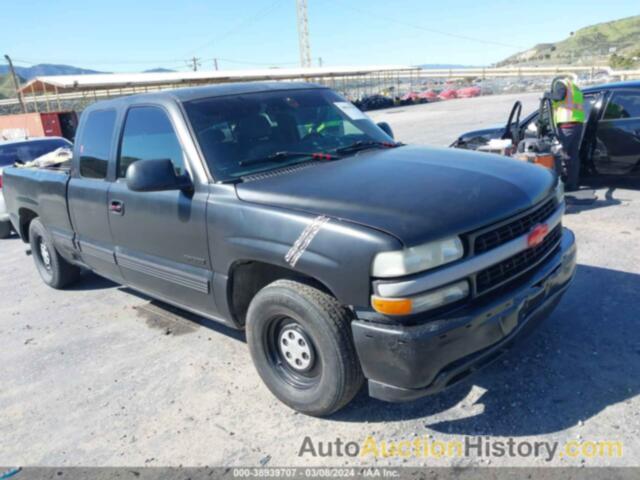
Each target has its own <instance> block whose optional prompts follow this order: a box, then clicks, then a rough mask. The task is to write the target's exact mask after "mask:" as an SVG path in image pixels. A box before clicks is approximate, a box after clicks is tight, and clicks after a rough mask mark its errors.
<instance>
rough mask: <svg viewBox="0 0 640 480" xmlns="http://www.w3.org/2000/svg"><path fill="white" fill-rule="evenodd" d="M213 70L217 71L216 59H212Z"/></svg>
mask: <svg viewBox="0 0 640 480" xmlns="http://www.w3.org/2000/svg"><path fill="white" fill-rule="evenodd" d="M213 68H214V69H215V71H216V72H217V71H218V59H217V58H214V59H213Z"/></svg>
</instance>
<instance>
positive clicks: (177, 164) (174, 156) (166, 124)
mask: <svg viewBox="0 0 640 480" xmlns="http://www.w3.org/2000/svg"><path fill="white" fill-rule="evenodd" d="M161 159H169V160H171V162H172V163H173V166H174V168H175V169H176V174H178V175H182V174H184V173H185V168H184V157H183V154H182V147H181V146H180V142H178V137H177V136H176V134H175V132H174V130H173V126H172V125H171V122H170V121H169V118H168V117H167V114H166V113H165V112H164V110H162V109H160V108H157V107H134V108H132V109H131V110H129V112H128V113H127V119H126V120H125V124H124V132H123V134H122V143H121V145H120V156H119V158H118V177H124V176H125V175H126V174H127V168H129V165H131V164H132V163H134V162H137V161H138V160H161Z"/></svg>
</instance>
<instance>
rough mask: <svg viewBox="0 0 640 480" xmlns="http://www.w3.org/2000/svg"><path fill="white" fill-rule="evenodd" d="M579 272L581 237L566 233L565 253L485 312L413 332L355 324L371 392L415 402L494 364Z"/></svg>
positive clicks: (479, 309) (469, 311)
mask: <svg viewBox="0 0 640 480" xmlns="http://www.w3.org/2000/svg"><path fill="white" fill-rule="evenodd" d="M575 269H576V246H575V237H574V235H573V233H572V232H571V230H568V229H566V228H565V229H563V234H562V240H561V243H560V249H559V250H558V251H557V252H556V253H555V254H554V255H552V256H551V257H549V258H548V259H547V260H546V261H545V262H544V263H543V264H542V265H540V266H539V267H537V270H536V271H535V273H533V274H532V275H531V276H530V278H529V280H528V281H527V282H526V283H525V284H524V285H523V284H521V285H520V286H518V287H516V288H514V289H513V290H510V291H508V292H507V293H504V294H502V295H501V296H499V297H498V298H495V299H493V300H491V301H490V302H486V303H484V304H483V305H481V306H473V307H468V308H465V309H463V310H462V311H457V312H455V313H454V314H452V316H448V317H440V318H435V319H433V320H432V321H429V322H426V323H423V324H420V325H412V326H408V325H406V326H405V325H386V324H380V323H373V322H370V321H364V320H356V321H354V322H353V323H352V329H353V337H354V341H355V345H356V350H357V352H358V356H359V358H360V363H361V365H362V369H363V371H364V374H365V377H367V379H368V382H369V394H370V395H371V396H372V397H374V398H378V399H381V400H387V401H407V400H413V399H416V398H420V397H422V396H425V395H430V394H433V393H437V392H439V391H441V390H444V389H445V388H447V387H449V386H451V385H453V384H455V383H457V382H459V381H460V380H462V379H463V378H465V377H466V376H468V375H469V374H471V373H472V372H474V371H476V370H478V369H479V368H481V367H483V366H485V365H487V364H489V363H490V362H491V361H493V360H495V359H496V358H497V357H498V356H499V355H500V354H502V353H504V352H505V351H507V350H508V349H509V347H511V345H512V344H513V343H514V341H515V340H516V339H518V338H521V337H524V336H525V335H526V333H528V332H530V331H531V330H533V328H535V327H536V326H537V325H538V324H540V323H541V322H542V320H544V319H545V318H546V317H547V316H548V315H549V314H550V313H551V312H552V311H553V309H554V308H555V306H556V305H557V304H558V302H559V301H560V298H561V297H562V295H563V294H564V292H565V291H566V289H567V288H568V286H569V284H570V282H571V280H572V279H573V276H574V273H575Z"/></svg>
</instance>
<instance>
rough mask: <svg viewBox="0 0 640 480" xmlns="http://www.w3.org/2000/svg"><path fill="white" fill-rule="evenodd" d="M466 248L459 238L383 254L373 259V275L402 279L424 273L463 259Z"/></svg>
mask: <svg viewBox="0 0 640 480" xmlns="http://www.w3.org/2000/svg"><path fill="white" fill-rule="evenodd" d="M463 255H464V247H463V246H462V241H461V240H460V239H459V238H458V237H452V238H447V239H445V240H438V241H436V242H430V243H425V244H424V245H418V246H417V247H411V248H407V249H404V250H399V251H396V252H381V253H379V254H377V255H376V256H375V258H374V259H373V267H372V275H373V276H374V277H378V278H384V277H401V276H403V275H411V274H412V273H416V272H422V271H423V270H428V269H430V268H434V267H438V266H440V265H444V264H445V263H449V262H453V261H455V260H458V259H459V258H462V256H463Z"/></svg>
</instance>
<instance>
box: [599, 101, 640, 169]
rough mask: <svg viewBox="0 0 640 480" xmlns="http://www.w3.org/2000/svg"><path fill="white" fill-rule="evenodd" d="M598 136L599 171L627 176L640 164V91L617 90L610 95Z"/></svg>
mask: <svg viewBox="0 0 640 480" xmlns="http://www.w3.org/2000/svg"><path fill="white" fill-rule="evenodd" d="M596 137H597V144H596V150H595V153H594V156H593V161H594V165H595V168H596V170H597V171H598V173H603V174H613V175H624V174H628V173H630V172H631V170H633V169H634V168H635V167H636V166H637V165H638V164H639V163H640V90H633V89H629V90H616V91H614V92H613V93H612V94H611V95H610V96H609V101H608V102H607V105H606V107H605V108H604V113H603V115H602V119H601V120H600V122H599V123H598V128H597V131H596Z"/></svg>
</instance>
